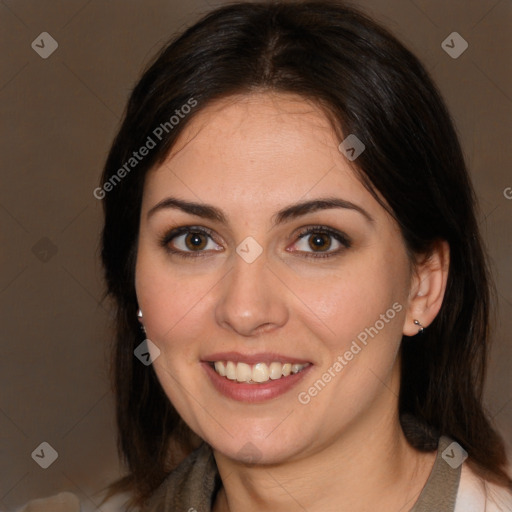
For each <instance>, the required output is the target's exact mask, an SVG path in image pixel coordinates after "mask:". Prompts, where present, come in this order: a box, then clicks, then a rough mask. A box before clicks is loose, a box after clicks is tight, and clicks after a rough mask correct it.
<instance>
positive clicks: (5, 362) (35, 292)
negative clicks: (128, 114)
mask: <svg viewBox="0 0 512 512" xmlns="http://www.w3.org/2000/svg"><path fill="white" fill-rule="evenodd" d="M222 3H224V2H215V1H214V0H180V1H178V0H149V1H142V0H137V1H136V0H108V1H107V0H52V1H49V0H38V1H35V0H31V1H30V0H0V39H1V48H2V53H1V55H0V69H1V72H0V111H1V125H0V161H1V163H2V164H1V174H0V176H1V184H2V185H1V187H0V225H1V228H0V233H1V253H0V254H1V272H0V311H1V318H2V322H1V357H0V379H1V383H0V389H1V390H2V391H1V401H0V510H2V511H13V510H15V509H16V508H18V507H19V506H21V505H22V504H24V503H26V502H27V501H29V500H31V499H34V498H37V497H44V496H49V495H52V494H56V493H58V492H61V491H70V492H72V493H75V494H76V495H77V496H78V497H79V498H80V499H81V500H82V503H84V504H85V505H86V506H87V507H88V508H91V509H92V510H96V509H97V507H98V503H99V500H98V498H97V492H98V491H99V490H100V489H101V488H102V487H104V486H105V485H106V484H108V482H110V481H111V480H112V479H114V478H116V477H117V476H118V475H119V474H120V470H121V469H120V467H119V463H118V460H117V454H116V447H115V431H114V415H113V400H112V395H111V391H110V384H109V380H108V364H107V363H108V353H109V347H110V343H111V337H112V331H111V324H110V322H111V313H110V312H109V307H108V303H106V302H104V301H103V300H102V294H103V291H104V287H103V283H102V271H101V268H100V265H99V251H98V247H99V245H98V241H99V234H100V230H101V207H102V205H101V201H99V200H98V199H96V198H95V197H94V196H93V190H94V188H95V187H97V185H98V182H99V177H100V173H101V169H102V166H103V163H104V161H105V158H106V155H107V152H108V149H109V146H110V144H111V142H112V139H113V136H114V134H115V132H116V129H117V127H118V125H119V122H120V118H121V115H122V112H123V109H124V106H125V102H126V100H127V97H128V95H129V93H130V91H131V89H132V87H133V86H134V84H135V82H136V80H137V78H138V77H139V75H140V72H141V70H142V69H143V67H144V66H145V65H146V64H147V62H148V60H149V59H150V58H151V57H152V56H153V54H154V53H155V52H156V51H157V50H158V49H159V48H160V47H161V46H162V45H163V44H164V42H165V41H167V40H168V39H169V38H170V37H171V36H172V35H173V34H175V33H176V32H178V31H181V30H182V29H183V28H184V27H186V26H187V25H189V24H192V23H193V22H194V21H195V20H197V19H198V18H199V17H200V16H201V15H202V14H204V13H206V12H207V11H209V10H211V9H212V8H214V7H216V6H218V5H221V4H222ZM352 4H353V5H356V6H358V7H361V8H363V10H365V11H366V12H367V13H368V14H370V15H372V16H373V17H374V18H376V19H377V20H378V21H380V22H381V23H383V24H384V25H385V26H387V27H388V28H389V29H391V30H392V31H393V32H394V33H395V35H397V36H398V37H399V39H400V40H401V41H402V42H403V43H405V45H406V46H408V47H409V48H410V49H411V50H412V51H413V52H414V53H415V54H416V55H417V56H418V57H419V58H420V59H421V60H422V62H423V63H424V64H425V66H426V68H427V69H428V70H429V71H430V73H431V74H432V76H433V78H434V80H435V81H436V83H437V85H438V86H439V88H440V90H441V92H442V94H443V96H444V98H445V100H446V102H447V103H448V107H449V108H450V111H451V113H452V116H453V119H454V121H455V124H456V127H457V130H458V132H459V134H460V137H461V141H462V145H463V149H464V152H465V156H466V159H467V162H468V164H469V168H470V171H471V175H472V179H473V182H474V184H475V188H476V191H477V194H478V197H479V200H480V208H481V211H480V223H481V227H482V230H483V234H484V237H485V240H486V243H487V246H488V250H489V252H490V255H491V263H492V270H493V273H494V276H495V278H496V281H497V289H498V299H499V304H498V306H499V308H498V310H497V315H496V322H495V331H494V339H495V342H494V345H493V349H492V354H491V365H490V368H489V375H488V381H487V389H486V405H487V409H488V410H489V413H490V415H491V416H492V417H493V418H494V421H495V423H496V425H497V427H498V429H499V430H500V431H501V433H502V434H503V436H504V437H505V439H506V442H507V445H508V450H509V453H511V454H512V372H511V371H510V362H511V360H512V343H511V340H512V334H511V333H512V266H511V261H512V258H511V256H512V172H511V163H512V144H511V140H512V137H511V136H512V68H511V66H510V62H511V57H512V31H511V30H510V27H511V22H512V2H511V1H510V0H361V1H353V2H352ZM453 32H457V34H456V35H453ZM466 42H467V45H468V47H467V48H466V49H465V50H464V48H465V46H466ZM42 443H48V445H50V446H49V447H48V445H46V444H43V445H42ZM41 450H43V452H41ZM41 453H44V454H45V456H44V459H45V460H44V461H43V460H42V459H43V457H42V456H40V457H37V455H38V454H39V455H40V454H41ZM48 462H53V463H52V464H51V466H49V467H48V468H47V469H44V468H43V467H42V465H43V466H44V465H45V464H47V463H48Z"/></svg>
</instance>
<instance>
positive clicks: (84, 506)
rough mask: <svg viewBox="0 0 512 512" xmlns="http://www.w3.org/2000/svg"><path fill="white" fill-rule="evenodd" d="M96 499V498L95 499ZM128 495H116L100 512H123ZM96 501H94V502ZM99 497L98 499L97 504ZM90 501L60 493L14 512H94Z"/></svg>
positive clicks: (95, 509) (34, 501)
mask: <svg viewBox="0 0 512 512" xmlns="http://www.w3.org/2000/svg"><path fill="white" fill-rule="evenodd" d="M96 498H97V497H96ZM128 498H129V496H128V494H118V495H116V496H113V497H112V498H110V499H109V500H108V501H106V502H105V503H102V505H101V511H102V512H124V511H125V510H126V508H125V507H124V505H125V504H126V502H127V501H128ZM95 501H96V500H95ZM100 501H101V497H100V498H98V502H100ZM97 510H99V509H97V508H96V507H95V506H93V503H92V501H91V500H86V499H84V500H82V501H81V500H80V499H79V497H78V496H77V495H75V494H73V493H71V492H61V493H59V494H56V495H54V496H49V497H47V498H37V499H33V500H31V501H29V502H28V503H26V504H25V505H23V506H22V507H21V508H18V509H17V511H16V512H96V511H97Z"/></svg>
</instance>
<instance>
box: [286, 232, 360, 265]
mask: <svg viewBox="0 0 512 512" xmlns="http://www.w3.org/2000/svg"><path fill="white" fill-rule="evenodd" d="M298 238H299V240H298V241H297V242H296V243H295V244H294V246H295V249H294V250H293V251H292V252H298V253H299V254H300V255H301V256H306V257H310V258H328V257H331V256H337V255H340V254H341V253H342V252H343V251H345V250H347V249H349V248H350V247H351V246H352V241H351V239H350V238H349V237H348V236H347V235H345V234H344V233H342V232H340V231H338V230H334V229H333V228H329V227H326V226H312V227H309V228H306V229H305V230H303V231H302V232H301V233H299V235H298Z"/></svg>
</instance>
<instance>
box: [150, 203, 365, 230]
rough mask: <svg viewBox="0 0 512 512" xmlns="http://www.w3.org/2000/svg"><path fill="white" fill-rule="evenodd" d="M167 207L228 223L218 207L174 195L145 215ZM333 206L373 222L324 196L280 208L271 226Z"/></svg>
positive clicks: (357, 208)
mask: <svg viewBox="0 0 512 512" xmlns="http://www.w3.org/2000/svg"><path fill="white" fill-rule="evenodd" d="M168 208H172V209H177V210H182V211H183V212H185V213H189V214H191V215H196V216H197V217H202V218H204V219H209V220H213V221H217V222H220V223H221V224H228V222H227V218H226V216H225V215H224V213H223V212H222V210H220V209H219V208H217V207H215V206H212V205H210V204H203V203H195V202H191V201H185V200H183V199H178V198H176V197H166V198H165V199H163V200H162V201H160V202H158V203H157V204H156V205H155V206H153V207H152V208H151V209H150V210H149V211H148V213H147V217H148V218H149V217H151V216H152V215H153V214H155V213H156V212H158V211H161V210H165V209H168ZM333 208H344V209H346V210H353V211H356V212H358V213H360V214H361V215H362V216H363V217H364V218H365V219H366V220H367V221H368V222H370V223H373V222H375V221H374V219H373V217H372V216H371V215H370V214H369V213H368V212H367V211H366V210H365V209H363V208H361V206H358V205H357V204H354V203H352V202H350V201H346V200H345V199H341V198H338V197H326V198H320V199H314V200H311V201H304V202H300V203H295V204H292V205H290V206H287V207H286V208H283V209H282V210H279V211H278V212H277V213H276V214H275V215H273V217H272V226H273V227H275V226H277V225H279V224H282V223H283V222H286V221H290V220H292V219H295V218H297V217H301V216H302V215H306V214H307V213H313V212H316V211H321V210H329V209H333Z"/></svg>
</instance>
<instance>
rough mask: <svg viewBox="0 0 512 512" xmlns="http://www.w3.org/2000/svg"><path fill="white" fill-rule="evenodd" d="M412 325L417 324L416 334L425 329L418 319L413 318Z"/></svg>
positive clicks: (421, 332)
mask: <svg viewBox="0 0 512 512" xmlns="http://www.w3.org/2000/svg"><path fill="white" fill-rule="evenodd" d="M414 325H418V326H419V329H418V334H423V331H424V330H425V328H424V327H423V325H421V324H420V322H419V320H414Z"/></svg>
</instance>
